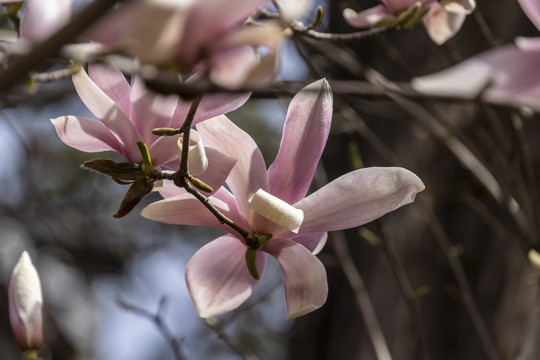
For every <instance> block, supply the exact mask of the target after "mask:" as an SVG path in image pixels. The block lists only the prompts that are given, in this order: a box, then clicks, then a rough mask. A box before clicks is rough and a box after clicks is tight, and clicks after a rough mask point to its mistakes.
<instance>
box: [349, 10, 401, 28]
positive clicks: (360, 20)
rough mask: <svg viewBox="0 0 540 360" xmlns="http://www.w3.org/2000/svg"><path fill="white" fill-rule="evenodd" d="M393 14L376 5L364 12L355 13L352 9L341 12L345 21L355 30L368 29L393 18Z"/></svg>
mask: <svg viewBox="0 0 540 360" xmlns="http://www.w3.org/2000/svg"><path fill="white" fill-rule="evenodd" d="M394 17H395V14H394V13H392V12H390V11H389V10H388V8H387V7H386V6H384V5H377V6H375V7H372V8H369V9H367V10H364V11H360V12H356V11H354V10H353V9H348V8H347V9H345V10H343V18H344V19H345V21H346V22H347V23H348V24H349V25H351V26H353V27H357V28H368V27H371V26H372V25H374V24H376V23H378V22H380V21H382V20H384V19H391V18H394Z"/></svg>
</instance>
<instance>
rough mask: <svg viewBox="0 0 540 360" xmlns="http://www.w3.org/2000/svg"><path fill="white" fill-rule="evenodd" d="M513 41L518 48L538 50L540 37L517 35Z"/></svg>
mask: <svg viewBox="0 0 540 360" xmlns="http://www.w3.org/2000/svg"><path fill="white" fill-rule="evenodd" d="M515 43H516V46H517V47H518V48H519V49H520V50H523V51H535V52H540V38H538V37H535V38H526V37H517V38H516V40H515Z"/></svg>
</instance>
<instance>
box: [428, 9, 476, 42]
mask: <svg viewBox="0 0 540 360" xmlns="http://www.w3.org/2000/svg"><path fill="white" fill-rule="evenodd" d="M466 16H467V15H466V14H465V13H454V12H448V11H446V10H445V9H444V7H443V6H441V5H440V4H439V3H437V2H433V3H432V4H431V6H430V10H429V13H428V14H427V15H426V16H424V18H423V19H422V21H423V22H424V26H425V28H426V31H427V33H428V35H429V37H430V38H431V40H433V42H434V43H435V44H437V45H442V44H444V43H445V42H446V41H447V40H448V39H450V38H452V37H453V36H454V35H456V34H457V32H458V31H459V29H461V25H462V24H463V22H464V21H465V17H466Z"/></svg>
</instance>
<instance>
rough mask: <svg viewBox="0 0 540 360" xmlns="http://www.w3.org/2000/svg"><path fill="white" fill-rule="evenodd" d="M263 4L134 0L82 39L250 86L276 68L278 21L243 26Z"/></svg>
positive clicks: (147, 60) (264, 0)
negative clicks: (262, 50) (262, 49)
mask: <svg viewBox="0 0 540 360" xmlns="http://www.w3.org/2000/svg"><path fill="white" fill-rule="evenodd" d="M267 2H268V0H255V1H253V0H235V1H222V0H139V1H132V2H130V3H129V4H127V5H125V6H123V7H119V8H117V9H116V10H115V11H113V12H112V13H111V14H110V15H109V16H106V17H105V18H104V19H103V20H102V21H99V22H97V23H96V25H95V26H93V27H92V28H91V29H90V31H88V32H87V34H86V37H87V38H88V39H90V40H92V41H96V42H99V43H102V44H105V45H112V46H123V47H125V48H126V49H127V51H128V52H130V53H131V54H132V55H134V56H136V57H137V58H138V59H140V60H141V61H142V62H143V63H151V64H156V65H170V64H175V65H176V66H179V67H180V69H181V71H192V70H195V71H204V72H208V73H209V75H210V77H211V78H212V80H213V81H214V82H216V83H218V84H220V85H223V86H227V87H233V88H236V87H241V86H250V85H252V83H257V82H259V81H265V80H267V79H268V78H272V77H273V76H274V74H275V72H276V68H277V59H278V57H279V44H280V42H281V37H282V34H281V33H282V29H281V28H280V27H279V26H278V25H277V22H274V21H269V22H261V23H257V24H253V22H248V23H247V24H246V25H243V24H244V22H245V21H246V20H247V19H248V17H249V16H250V15H252V14H254V13H256V12H257V11H258V9H259V8H260V7H261V6H263V5H264V4H265V3H267ZM149 18H151V19H152V21H148V19H149ZM259 48H264V50H265V51H264V52H260V51H259ZM238 64H241V65H242V66H239V65H238Z"/></svg>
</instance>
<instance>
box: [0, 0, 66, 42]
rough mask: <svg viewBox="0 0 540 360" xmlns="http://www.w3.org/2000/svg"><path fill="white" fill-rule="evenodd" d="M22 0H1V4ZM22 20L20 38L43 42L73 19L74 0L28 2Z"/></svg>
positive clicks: (36, 0) (27, 0)
mask: <svg viewBox="0 0 540 360" xmlns="http://www.w3.org/2000/svg"><path fill="white" fill-rule="evenodd" d="M16 2H20V0H0V4H9V3H16ZM24 3H25V7H24V16H23V17H22V19H21V27H20V36H21V38H23V39H26V40H30V41H33V42H37V41H41V40H43V39H45V38H47V37H49V36H50V35H52V34H53V33H54V32H56V31H57V30H58V29H60V28H61V27H62V26H64V25H65V24H66V23H67V22H68V20H69V19H70V17H71V11H72V0H47V1H44V0H26V1H25V2H24Z"/></svg>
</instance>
